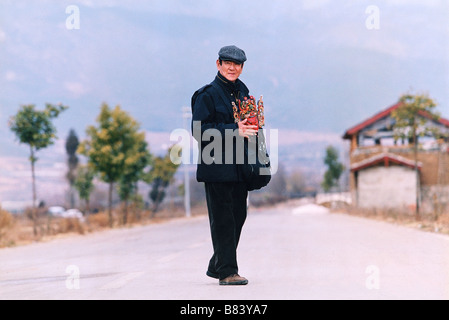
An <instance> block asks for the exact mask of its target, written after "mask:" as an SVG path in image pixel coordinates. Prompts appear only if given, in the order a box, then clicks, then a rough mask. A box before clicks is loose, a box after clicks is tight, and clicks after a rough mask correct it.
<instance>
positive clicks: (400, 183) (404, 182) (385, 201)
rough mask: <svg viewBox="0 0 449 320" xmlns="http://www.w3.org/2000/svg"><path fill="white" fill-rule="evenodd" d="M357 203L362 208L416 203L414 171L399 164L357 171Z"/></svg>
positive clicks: (396, 206) (392, 206) (397, 206)
mask: <svg viewBox="0 0 449 320" xmlns="http://www.w3.org/2000/svg"><path fill="white" fill-rule="evenodd" d="M357 185H358V188H357V190H358V205H359V207H362V208H373V207H377V208H379V207H384V208H400V207H404V206H413V205H415V204H416V173H415V171H414V170H413V169H410V168H407V167H400V166H390V167H373V168H368V169H364V170H361V171H359V174H358V181H357Z"/></svg>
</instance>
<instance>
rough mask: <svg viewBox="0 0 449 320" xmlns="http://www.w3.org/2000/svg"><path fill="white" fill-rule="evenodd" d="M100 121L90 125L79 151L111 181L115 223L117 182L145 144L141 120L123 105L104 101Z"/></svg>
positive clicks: (110, 189)
mask: <svg viewBox="0 0 449 320" xmlns="http://www.w3.org/2000/svg"><path fill="white" fill-rule="evenodd" d="M97 122H98V127H94V126H89V127H88V128H87V135H88V137H89V138H88V139H86V140H85V141H83V142H82V143H81V144H80V146H79V148H78V152H80V153H81V154H83V155H85V156H87V157H88V162H89V165H90V166H91V167H92V168H93V169H94V170H95V171H96V172H98V173H99V175H100V178H101V180H103V181H104V182H106V183H108V184H109V192H108V199H109V200H108V216H109V225H110V227H112V226H113V219H112V192H113V190H114V183H117V182H119V181H120V179H121V178H122V177H123V176H124V174H126V173H127V172H128V171H127V170H128V168H129V166H130V165H132V164H133V163H134V161H135V159H138V158H139V157H140V155H139V154H138V150H140V149H139V148H140V147H141V146H142V139H143V133H139V132H138V130H139V125H138V123H137V122H136V121H135V120H134V119H133V118H132V117H131V116H130V115H129V114H128V113H126V112H125V111H123V110H122V109H121V108H120V106H116V107H115V108H114V109H113V110H111V109H110V108H109V106H108V105H107V104H105V103H104V104H103V105H102V107H101V112H100V115H99V116H98V118H97Z"/></svg>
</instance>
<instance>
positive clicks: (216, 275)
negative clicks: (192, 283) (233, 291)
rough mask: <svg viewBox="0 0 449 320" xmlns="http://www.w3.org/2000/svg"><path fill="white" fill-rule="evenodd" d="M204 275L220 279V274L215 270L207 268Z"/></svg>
mask: <svg viewBox="0 0 449 320" xmlns="http://www.w3.org/2000/svg"><path fill="white" fill-rule="evenodd" d="M206 275H207V276H208V277H211V278H214V279H220V275H219V274H218V273H215V272H212V271H209V270H207V271H206Z"/></svg>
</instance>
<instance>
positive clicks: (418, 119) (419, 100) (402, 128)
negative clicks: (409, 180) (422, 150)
mask: <svg viewBox="0 0 449 320" xmlns="http://www.w3.org/2000/svg"><path fill="white" fill-rule="evenodd" d="M399 102H400V103H401V106H400V107H399V108H397V109H396V110H394V111H393V112H392V114H391V115H392V117H393V118H394V119H395V121H396V123H395V124H394V132H395V136H396V138H402V139H406V138H407V139H408V140H409V141H411V142H412V143H413V154H414V160H415V172H416V188H417V189H416V191H417V192H416V216H417V218H419V211H420V201H419V198H420V197H419V190H420V189H421V186H420V183H419V170H418V137H420V136H421V137H423V136H426V135H432V136H435V135H438V132H437V131H436V129H435V128H434V127H433V126H429V125H428V122H429V120H430V121H438V120H439V118H440V114H439V113H437V112H436V111H435V108H436V107H437V105H436V103H435V102H434V101H433V100H432V99H431V98H430V97H429V96H428V95H427V94H417V95H412V94H409V93H407V94H404V95H402V96H401V97H400V99H399Z"/></svg>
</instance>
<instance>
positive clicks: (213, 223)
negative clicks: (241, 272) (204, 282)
mask: <svg viewBox="0 0 449 320" xmlns="http://www.w3.org/2000/svg"><path fill="white" fill-rule="evenodd" d="M205 187H206V200H207V209H208V211H209V223H210V230H211V235H212V244H213V247H214V254H213V256H212V258H211V259H210V261H209V267H208V272H209V273H210V274H214V275H216V276H218V277H219V278H220V280H222V279H225V278H226V277H228V276H230V275H232V274H236V273H238V266H237V245H238V243H239V240H240V234H241V232H242V227H243V224H244V223H245V220H246V215H247V202H246V201H247V198H248V191H247V190H246V185H245V183H242V182H223V183H215V182H214V183H212V182H206V183H205Z"/></svg>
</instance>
